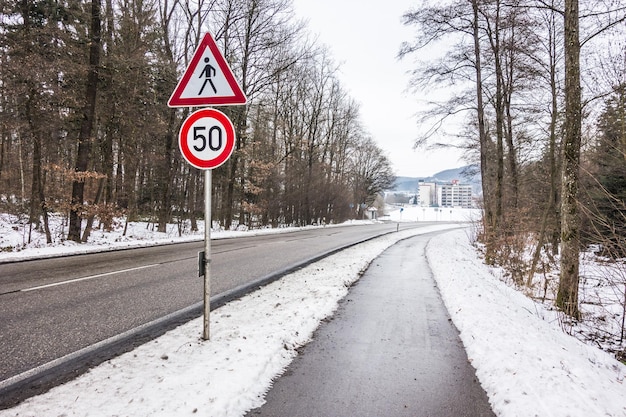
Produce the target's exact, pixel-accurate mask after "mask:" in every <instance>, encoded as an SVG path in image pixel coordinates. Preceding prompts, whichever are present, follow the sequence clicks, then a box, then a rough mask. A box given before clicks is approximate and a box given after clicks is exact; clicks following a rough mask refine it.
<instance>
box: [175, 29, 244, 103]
mask: <svg viewBox="0 0 626 417" xmlns="http://www.w3.org/2000/svg"><path fill="white" fill-rule="evenodd" d="M246 102H247V99H246V96H245V94H244V93H243V91H241V87H239V84H238V83H237V80H235V77H234V76H233V72H232V71H231V69H230V67H229V66H228V63H227V62H226V60H225V59H224V57H223V56H222V53H221V52H220V50H219V49H218V48H217V45H216V44H215V40H213V37H212V36H211V34H209V33H207V34H205V35H204V38H203V39H202V42H200V45H198V48H197V49H196V52H194V54H193V58H192V59H191V62H190V63H189V66H187V69H186V70H185V73H184V74H183V78H181V79H180V81H179V82H178V85H177V86H176V88H175V89H174V92H173V93H172V96H171V97H170V99H169V101H168V102H167V105H168V106H169V107H192V106H194V107H197V106H215V105H229V104H246Z"/></svg>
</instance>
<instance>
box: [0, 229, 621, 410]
mask: <svg viewBox="0 0 626 417" xmlns="http://www.w3.org/2000/svg"><path fill="white" fill-rule="evenodd" d="M449 227H451V226H449V225H440V226H429V227H426V228H418V229H411V230H407V231H402V232H399V233H393V234H390V235H386V236H383V237H381V238H378V239H375V240H373V241H370V242H367V243H364V244H361V245H358V246H356V247H353V248H350V249H347V250H345V251H342V252H340V253H338V254H336V255H333V256H331V257H328V258H326V259H324V260H322V261H319V262H316V263H314V264H312V265H310V266H308V267H306V268H304V269H302V270H300V271H298V272H296V273H293V274H290V275H288V276H286V277H284V278H283V279H281V280H279V281H277V282H275V283H273V284H271V285H268V286H267V287H264V288H262V289H260V290H259V291H256V292H255V293H252V294H250V295H248V296H246V297H244V298H242V299H240V300H237V301H234V302H231V303H229V304H227V305H225V306H223V307H221V308H220V309H218V310H215V311H214V312H213V313H212V329H211V330H212V339H211V341H210V342H202V341H201V340H200V335H201V327H202V325H201V319H198V320H194V321H192V322H189V323H187V324H185V325H183V326H180V327H179V328H177V329H175V330H173V331H171V332H169V333H167V334H166V335H164V336H162V337H161V338H159V339H157V340H154V341H152V342H150V343H147V344H145V345H143V346H141V347H139V348H137V349H135V350H134V351H132V352H129V353H127V354H124V355H122V356H120V357H118V358H116V359H113V360H110V361H108V362H105V363H104V364H102V365H100V366H98V367H96V368H94V369H92V370H91V371H90V372H88V373H87V374H85V375H83V376H81V377H79V378H77V379H76V380H74V381H71V382H69V383H67V384H65V385H63V386H60V387H57V388H55V389H53V390H51V391H50V392H49V393H46V394H44V395H41V396H38V397H34V398H31V399H29V400H27V401H25V402H24V403H22V404H20V405H19V406H17V407H15V408H13V409H9V410H3V411H0V416H2V417H5V416H42V415H46V416H68V417H69V416H113V415H119V416H170V415H179V416H184V415H203V416H212V417H217V416H240V415H243V414H244V413H245V412H246V411H247V410H249V409H252V408H254V407H257V406H259V405H261V404H262V402H263V396H264V394H265V392H266V391H267V390H268V389H269V386H270V384H271V381H272V378H274V377H275V376H276V375H277V374H279V373H280V372H281V371H282V370H283V369H284V368H285V367H286V366H287V365H288V364H289V362H290V361H291V360H292V359H293V357H295V355H296V349H297V347H298V346H301V345H303V344H305V343H306V342H307V341H308V340H309V339H310V337H311V335H312V333H313V331H314V330H315V329H316V328H317V326H318V325H319V323H320V321H321V320H322V319H324V318H325V317H327V316H329V315H331V314H332V313H333V311H334V310H335V309H336V307H337V303H338V301H339V300H340V299H341V298H342V297H344V296H345V295H346V294H347V291H348V287H349V285H351V283H353V282H354V281H355V280H357V279H358V278H359V276H360V274H361V272H362V271H363V270H364V269H365V268H366V267H367V265H369V263H370V262H371V261H372V260H373V259H374V258H375V257H376V256H378V255H379V254H380V253H382V251H384V250H385V249H386V248H387V247H389V246H391V245H392V244H394V243H395V242H397V241H398V240H400V239H402V238H406V237H409V236H412V235H416V234H421V233H426V232H429V231H434V230H441V229H445V228H449ZM468 230H469V229H468ZM468 230H460V231H453V232H450V233H445V234H443V235H439V236H437V237H435V238H433V239H432V240H431V241H430V243H429V245H428V247H427V256H428V259H429V263H430V264H431V267H432V269H433V273H434V275H435V279H436V280H437V283H438V287H439V288H440V291H441V293H442V297H443V299H444V302H445V303H446V306H447V308H448V310H449V312H450V315H451V317H452V319H453V321H454V323H455V324H456V326H457V327H458V328H459V330H460V332H461V338H462V340H463V343H464V345H465V347H466V350H467V352H468V357H469V359H470V361H471V362H472V364H473V365H474V367H475V368H476V369H477V376H478V378H479V380H480V382H481V385H482V386H483V387H484V389H485V391H486V392H487V394H488V396H489V399H490V403H491V405H492V407H493V408H494V411H495V413H496V414H497V415H498V416H501V417H513V416H516V417H519V416H542V417H543V416H553V417H561V416H562V417H566V416H569V417H588V416H614V417H619V416H626V396H625V395H624V378H625V376H626V366H624V365H623V364H621V363H620V362H618V361H616V360H615V359H613V358H612V357H611V356H610V355H608V354H607V353H604V352H602V351H601V350H599V349H596V348H593V347H590V346H587V345H585V344H583V343H582V342H580V341H578V340H576V339H574V338H573V337H570V336H568V335H566V334H564V333H563V332H562V331H561V329H560V328H559V327H558V326H557V324H556V323H554V316H553V313H552V312H550V311H547V310H545V309H544V308H543V307H542V306H541V305H540V304H536V303H534V302H533V301H531V300H530V299H528V298H527V297H525V296H523V295H522V294H521V293H519V292H517V291H515V290H513V289H511V288H510V287H508V286H507V285H506V284H504V283H502V282H501V281H500V280H499V279H498V278H497V277H495V276H494V275H493V273H492V272H491V271H490V270H489V269H488V268H487V267H485V266H484V265H483V264H482V262H481V260H480V259H478V257H477V255H476V251H475V249H474V248H473V247H472V246H471V245H470V243H469V239H468V237H467V235H468Z"/></svg>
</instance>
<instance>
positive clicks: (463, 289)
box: [427, 232, 626, 417]
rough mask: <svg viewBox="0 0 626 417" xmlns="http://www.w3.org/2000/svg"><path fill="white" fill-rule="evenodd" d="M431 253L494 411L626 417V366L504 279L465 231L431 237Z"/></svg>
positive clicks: (437, 276)
mask: <svg viewBox="0 0 626 417" xmlns="http://www.w3.org/2000/svg"><path fill="white" fill-rule="evenodd" d="M427 257H428V259H429V263H430V265H431V268H432V270H433V274H434V275H435V279H436V280H437V283H438V286H439V289H440V292H441V294H442V297H443V300H444V303H445V304H446V307H447V308H448V311H449V313H450V316H451V317H452V320H453V322H454V324H455V325H456V327H457V328H458V329H459V331H460V334H461V340H462V341H463V344H464V345H465V348H466V351H467V355H468V358H469V360H470V361H471V363H472V365H473V366H474V367H475V368H476V370H477V372H476V374H477V376H478V379H479V381H480V383H481V385H482V386H483V388H484V389H485V391H486V392H487V394H488V396H489V401H490V403H491V405H492V408H493V410H494V412H495V413H496V415H498V416H505V417H509V416H510V417H513V416H541V417H544V416H554V417H560V416H562V417H585V416H613V417H620V416H621V417H623V416H626V395H625V392H626V386H625V385H626V384H625V382H624V379H625V377H626V366H625V365H624V364H622V363H621V362H619V361H617V360H616V359H615V358H614V357H613V356H611V355H609V354H608V353H606V352H604V351H602V350H600V349H597V348H595V347H593V346H589V345H586V344H584V343H583V342H581V341H579V340H578V339H576V338H574V337H572V336H569V335H567V334H565V333H564V332H563V331H562V330H561V328H560V327H559V325H558V318H557V313H556V312H554V311H550V310H547V309H546V308H545V306H544V305H542V304H539V303H536V302H534V301H532V300H531V299H530V298H528V297H526V296H524V295H523V294H522V293H520V292H519V291H517V290H515V289H513V288H511V287H509V286H507V285H506V284H505V283H503V282H502V281H500V279H498V278H497V277H496V276H494V274H492V272H491V270H490V269H488V268H487V267H486V266H485V265H484V264H483V262H482V261H481V260H480V259H478V258H477V256H476V250H475V249H474V248H473V247H472V246H471V245H469V243H468V239H467V238H465V237H464V236H463V232H452V233H447V234H445V235H443V236H441V237H438V238H436V239H433V241H431V243H430V244H429V246H428V248H427Z"/></svg>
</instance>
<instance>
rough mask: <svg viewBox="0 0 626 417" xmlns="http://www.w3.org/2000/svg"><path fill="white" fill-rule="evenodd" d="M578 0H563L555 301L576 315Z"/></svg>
mask: <svg viewBox="0 0 626 417" xmlns="http://www.w3.org/2000/svg"><path fill="white" fill-rule="evenodd" d="M578 24H579V22H578V0H566V1H565V27H564V29H565V31H564V33H565V138H564V142H563V166H562V171H561V177H562V184H561V190H562V191H561V276H560V279H559V290H558V294H557V299H556V304H557V306H558V307H560V308H561V309H562V310H563V311H564V312H565V313H566V314H568V315H569V316H571V317H573V318H576V319H578V318H579V317H580V311H579V309H578V272H579V251H580V215H579V211H578V188H579V162H580V145H581V89H580V40H579V32H578Z"/></svg>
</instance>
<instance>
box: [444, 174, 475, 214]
mask: <svg viewBox="0 0 626 417" xmlns="http://www.w3.org/2000/svg"><path fill="white" fill-rule="evenodd" d="M437 201H438V203H439V206H440V207H462V208H472V207H473V199H472V186H471V185H462V184H459V181H458V180H455V181H452V182H451V183H449V184H439V185H438V186H437Z"/></svg>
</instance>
